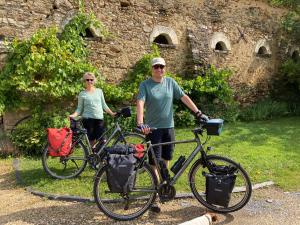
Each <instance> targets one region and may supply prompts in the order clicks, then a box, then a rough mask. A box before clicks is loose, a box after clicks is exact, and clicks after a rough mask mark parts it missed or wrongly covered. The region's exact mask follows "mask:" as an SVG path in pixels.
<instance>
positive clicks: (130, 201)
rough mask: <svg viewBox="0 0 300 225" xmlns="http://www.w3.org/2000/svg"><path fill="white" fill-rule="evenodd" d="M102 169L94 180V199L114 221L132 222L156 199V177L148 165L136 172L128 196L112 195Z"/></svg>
mask: <svg viewBox="0 0 300 225" xmlns="http://www.w3.org/2000/svg"><path fill="white" fill-rule="evenodd" d="M106 167H107V166H104V167H102V168H101V169H100V170H99V171H98V172H97V174H96V177H95V180H94V197H95V201H96V203H97V206H98V207H99V209H100V210H101V211H102V212H103V213H104V214H105V215H107V216H108V217H110V218H113V219H115V220H133V219H135V218H137V217H139V216H141V215H142V214H144V213H145V212H146V210H147V209H148V208H149V207H150V206H151V205H152V204H153V202H154V200H155V198H156V188H155V187H156V185H157V179H156V176H155V174H154V172H153V170H152V169H151V167H150V166H149V165H148V164H146V163H145V164H144V166H143V167H142V168H141V169H139V170H141V171H142V172H139V171H137V173H136V179H135V185H134V188H133V190H132V191H131V192H129V193H128V194H122V193H112V192H110V190H109V187H108V184H107V180H106Z"/></svg>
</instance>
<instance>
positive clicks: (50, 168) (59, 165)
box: [42, 142, 88, 179]
mask: <svg viewBox="0 0 300 225" xmlns="http://www.w3.org/2000/svg"><path fill="white" fill-rule="evenodd" d="M87 155H88V150H87V148H86V147H85V145H84V144H83V143H81V142H79V143H78V144H77V145H76V146H74V147H73V149H72V153H71V154H70V155H68V156H62V157H52V156H49V154H48V145H46V147H45V148H44V149H43V155H42V163H43V167H44V170H45V172H46V173H47V174H48V175H50V176H52V177H54V178H57V179H69V178H73V177H77V176H78V175H79V174H81V173H82V171H83V170H84V168H85V167H86V164H87Z"/></svg>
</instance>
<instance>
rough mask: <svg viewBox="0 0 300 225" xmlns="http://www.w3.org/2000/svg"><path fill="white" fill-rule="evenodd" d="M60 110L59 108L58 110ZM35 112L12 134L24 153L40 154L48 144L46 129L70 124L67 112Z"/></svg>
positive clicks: (20, 150) (17, 145)
mask: <svg viewBox="0 0 300 225" xmlns="http://www.w3.org/2000/svg"><path fill="white" fill-rule="evenodd" d="M56 111H57V112H60V110H59V109H57V110H56ZM42 115H43V116H41V113H35V114H33V115H32V118H31V119H30V120H27V121H25V122H24V123H21V124H20V125H19V126H18V127H17V129H16V130H15V131H14V133H13V135H12V136H11V140H12V142H13V143H14V145H15V146H16V147H17V148H18V150H19V152H20V153H21V154H22V155H30V156H39V155H41V153H42V152H41V150H42V148H43V146H44V145H45V144H46V129H47V128H48V127H55V128H61V127H64V126H68V125H69V121H68V119H67V118H68V117H67V113H63V112H61V113H53V112H48V113H46V112H44V113H43V114H42Z"/></svg>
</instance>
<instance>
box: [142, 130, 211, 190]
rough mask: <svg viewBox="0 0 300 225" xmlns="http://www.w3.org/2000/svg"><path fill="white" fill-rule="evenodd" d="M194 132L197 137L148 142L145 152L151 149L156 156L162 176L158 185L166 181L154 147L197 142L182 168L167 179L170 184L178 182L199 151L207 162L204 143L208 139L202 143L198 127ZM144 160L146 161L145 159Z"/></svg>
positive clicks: (156, 163)
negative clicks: (155, 142)
mask: <svg viewBox="0 0 300 225" xmlns="http://www.w3.org/2000/svg"><path fill="white" fill-rule="evenodd" d="M193 133H194V135H195V138H193V139H190V140H181V141H171V142H163V143H158V144H151V142H150V141H149V142H147V144H148V148H147V150H146V151H145V152H146V153H148V152H149V151H150V152H151V154H152V155H153V156H154V157H153V159H154V164H155V166H156V168H157V171H158V174H159V177H160V184H159V185H158V186H160V185H162V184H163V182H164V180H163V179H162V175H161V170H160V169H161V167H160V165H159V163H158V159H157V158H156V157H155V154H154V149H153V147H156V146H163V145H170V144H174V145H176V144H186V143H197V146H196V147H195V149H194V150H193V151H192V153H191V154H190V155H189V157H188V158H187V159H186V160H185V162H184V163H183V165H182V167H181V168H180V170H179V171H178V172H177V173H176V174H175V175H174V176H173V177H172V178H171V179H170V180H169V181H167V182H168V184H170V185H174V184H175V183H176V181H177V180H178V178H179V177H180V176H181V175H182V173H183V172H184V171H185V169H186V168H187V167H188V166H189V165H190V163H191V162H192V161H193V159H194V158H195V157H196V155H197V154H198V153H199V152H200V153H201V157H200V158H202V159H203V160H204V162H206V153H205V151H204V149H203V145H204V144H205V143H206V141H205V142H204V143H203V144H202V143H201V140H200V137H199V136H198V132H197V129H195V130H193ZM201 133H202V130H201V129H200V134H201ZM145 155H146V154H145ZM142 161H144V159H143V160H142ZM205 165H206V163H205Z"/></svg>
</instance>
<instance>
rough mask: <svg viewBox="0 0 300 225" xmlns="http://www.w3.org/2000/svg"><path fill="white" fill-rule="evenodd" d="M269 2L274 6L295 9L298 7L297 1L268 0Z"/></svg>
mask: <svg viewBox="0 0 300 225" xmlns="http://www.w3.org/2000/svg"><path fill="white" fill-rule="evenodd" d="M269 2H270V3H271V4H273V5H276V6H287V7H294V6H295V7H297V6H298V5H299V0H269Z"/></svg>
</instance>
